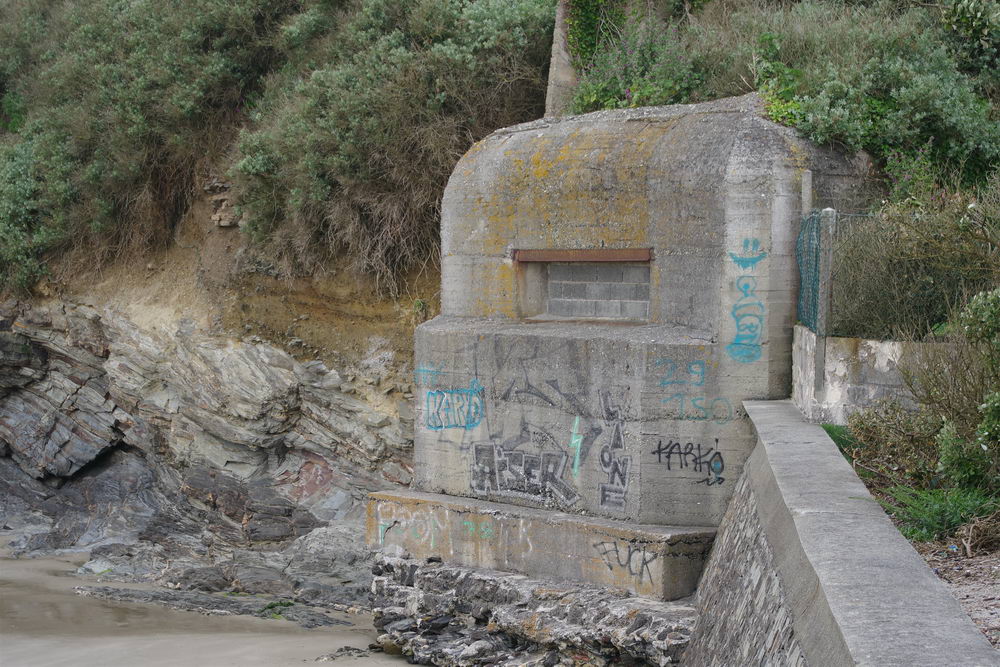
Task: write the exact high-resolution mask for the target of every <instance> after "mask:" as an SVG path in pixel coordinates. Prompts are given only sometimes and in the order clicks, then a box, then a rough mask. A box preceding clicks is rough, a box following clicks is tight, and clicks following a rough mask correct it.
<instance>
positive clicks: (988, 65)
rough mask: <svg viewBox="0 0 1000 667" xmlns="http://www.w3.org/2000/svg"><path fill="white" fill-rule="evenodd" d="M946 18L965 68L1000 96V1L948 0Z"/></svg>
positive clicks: (985, 89) (989, 93) (992, 94)
mask: <svg viewBox="0 0 1000 667" xmlns="http://www.w3.org/2000/svg"><path fill="white" fill-rule="evenodd" d="M942 20H943V22H944V25H945V26H946V28H947V30H948V32H949V37H950V38H951V39H950V45H951V47H952V50H953V52H954V53H955V55H956V57H957V58H958V61H959V63H960V65H961V66H962V68H963V69H964V70H965V71H967V72H969V73H970V74H972V75H974V76H977V77H978V80H979V84H980V86H981V88H982V90H983V92H984V93H986V95H987V96H989V97H991V98H992V99H994V100H996V98H997V96H998V95H1000V3H997V2H996V0H946V2H944V5H943V11H942Z"/></svg>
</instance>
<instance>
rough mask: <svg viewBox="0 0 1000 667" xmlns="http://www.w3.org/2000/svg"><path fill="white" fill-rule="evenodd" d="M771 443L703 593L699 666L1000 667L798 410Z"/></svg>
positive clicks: (767, 408)
mask: <svg viewBox="0 0 1000 667" xmlns="http://www.w3.org/2000/svg"><path fill="white" fill-rule="evenodd" d="M745 406H746V409H747V412H748V413H749V415H750V418H751V420H752V421H753V424H754V427H755V429H756V432H757V435H758V437H759V443H758V445H757V447H756V448H755V449H754V452H753V455H752V456H751V457H750V459H749V460H748V462H747V466H746V468H745V470H744V473H743V478H742V479H741V481H740V485H739V487H738V490H737V498H735V499H734V500H735V501H734V502H733V503H732V504H731V505H730V506H729V509H728V510H727V512H726V516H725V518H724V520H723V522H722V525H721V526H720V529H719V535H718V538H717V546H716V547H715V548H714V549H713V551H712V554H711V556H710V558H709V562H708V564H707V565H706V568H705V572H704V575H703V576H702V580H701V581H700V582H699V584H698V603H697V608H698V611H699V620H698V622H697V624H696V627H695V630H694V633H693V635H692V638H691V642H690V645H689V647H688V651H687V653H686V654H685V662H688V663H690V664H696V665H733V664H792V665H794V664H810V665H879V666H884V665H900V666H903V665H907V666H914V665H928V666H930V665H953V664H961V665H998V664H1000V653H998V652H997V651H995V650H994V649H993V648H992V647H991V646H990V644H989V643H988V642H987V640H986V638H985V637H983V635H982V634H981V633H980V632H979V630H978V629H977V628H976V627H975V626H974V625H973V624H972V622H971V621H970V620H969V618H968V617H967V616H966V615H965V613H964V612H963V611H962V609H961V607H959V605H958V603H957V602H956V601H955V599H954V598H953V597H952V596H951V594H950V593H949V592H948V590H947V588H946V587H945V585H944V583H942V582H941V581H940V580H939V579H938V578H937V577H936V576H935V575H934V574H933V573H932V572H931V571H930V569H929V568H928V567H927V565H926V564H925V563H924V562H923V560H922V559H921V558H920V557H919V556H918V555H917V553H916V552H915V551H914V550H913V548H912V547H911V546H910V545H909V543H908V542H907V541H906V540H905V539H904V538H903V537H902V535H900V534H899V531H898V530H896V528H895V527H894V526H893V525H892V523H891V522H890V520H889V518H888V517H887V516H886V515H885V513H884V512H883V511H882V509H881V508H880V507H879V505H878V503H877V502H876V501H875V500H874V499H873V498H872V497H871V495H870V494H869V493H868V490H867V489H866V488H865V486H864V484H862V483H861V481H860V480H859V479H858V478H857V476H856V475H855V474H854V471H853V470H852V469H851V467H850V465H849V464H848V463H847V462H846V461H845V460H844V458H843V456H841V455H840V453H839V452H838V451H837V448H836V446H835V445H834V444H833V442H832V441H831V440H830V439H829V437H827V435H826V433H825V432H824V431H823V429H822V428H820V427H819V426H815V425H811V424H808V423H806V422H805V421H804V420H803V419H802V416H801V414H800V413H799V412H798V410H796V408H795V406H794V405H793V404H792V403H791V402H790V401H769V402H762V401H749V402H747V403H746V404H745Z"/></svg>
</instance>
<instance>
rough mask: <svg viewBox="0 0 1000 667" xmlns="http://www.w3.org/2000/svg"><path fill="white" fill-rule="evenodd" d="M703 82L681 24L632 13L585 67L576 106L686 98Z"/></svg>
mask: <svg viewBox="0 0 1000 667" xmlns="http://www.w3.org/2000/svg"><path fill="white" fill-rule="evenodd" d="M698 83H699V78H698V75H697V74H696V73H695V72H694V69H693V66H692V62H691V59H690V57H688V55H687V54H686V53H685V52H684V51H683V50H682V49H681V44H680V41H679V40H678V39H677V29H676V28H666V27H665V26H663V25H660V24H659V22H658V21H655V20H653V19H651V18H643V19H635V18H632V19H629V20H627V21H626V23H625V26H624V28H623V29H622V31H621V34H620V37H619V38H618V39H615V40H614V41H613V43H612V45H611V46H609V47H608V48H605V49H603V50H601V51H600V52H599V53H598V54H597V55H596V56H595V58H594V59H593V61H592V62H591V63H590V64H589V65H588V66H587V67H586V69H585V70H584V71H583V73H582V75H581V77H580V84H579V86H578V87H577V89H576V93H575V94H574V97H573V102H572V109H573V111H574V112H577V113H582V112H585V111H593V110H596V109H609V108H624V107H639V106H654V105H660V104H675V103H678V102H685V101H687V99H688V98H689V96H690V94H691V92H692V91H693V90H694V89H695V88H696V87H697V85H698Z"/></svg>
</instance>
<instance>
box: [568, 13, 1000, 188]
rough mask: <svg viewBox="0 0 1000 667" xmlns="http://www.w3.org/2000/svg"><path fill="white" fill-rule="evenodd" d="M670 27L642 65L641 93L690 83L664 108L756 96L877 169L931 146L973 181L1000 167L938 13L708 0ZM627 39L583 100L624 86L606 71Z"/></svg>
mask: <svg viewBox="0 0 1000 667" xmlns="http://www.w3.org/2000/svg"><path fill="white" fill-rule="evenodd" d="M956 1H957V2H961V1H962V0H956ZM979 1H980V0H968V2H979ZM902 4H904V5H905V4H907V3H902ZM648 20H649V21H653V20H654V19H653V17H652V16H651V17H650V18H649V19H648ZM676 25H677V26H678V28H677V30H678V32H677V35H676V37H673V38H672V39H671V41H672V42H673V44H672V45H670V46H669V48H662V49H660V52H661V53H662V54H663V55H662V56H661V58H660V60H659V61H657V62H653V63H649V64H646V65H645V66H644V68H643V70H642V71H643V72H644V74H643V78H642V81H643V85H644V87H649V88H653V89H656V88H657V87H658V86H662V87H663V88H664V89H665V90H673V89H675V88H676V82H685V81H693V82H695V83H696V85H693V86H691V87H690V89H689V90H683V95H679V96H675V97H672V98H670V97H664V98H662V99H666V100H668V101H675V100H677V99H687V98H688V97H689V98H690V99H691V100H693V101H697V100H701V99H715V98H718V97H724V96H728V95H736V94H740V93H745V92H748V91H750V90H759V91H760V92H761V93H762V95H763V96H764V98H765V101H766V102H767V104H768V108H769V113H770V115H771V117H772V119H774V120H776V121H779V122H783V123H786V124H789V125H792V126H794V127H797V128H798V129H800V130H801V131H802V132H803V133H804V134H806V135H807V136H809V137H810V138H812V139H814V140H816V141H818V142H820V143H827V142H840V143H843V144H846V145H848V146H850V147H852V148H864V149H866V150H868V151H870V152H871V153H872V154H873V155H875V156H876V157H877V158H881V159H885V158H887V157H888V155H889V154H890V152H892V151H896V152H902V153H907V154H910V153H915V152H916V151H918V150H919V149H921V148H924V147H927V148H928V150H929V151H930V152H931V154H932V157H933V160H934V161H935V162H937V163H938V164H939V165H940V166H941V167H945V166H946V165H947V166H948V167H949V168H953V169H957V170H960V171H962V172H963V173H964V174H966V176H967V178H969V179H973V180H974V179H981V178H983V177H984V176H985V175H986V173H987V172H988V170H989V169H990V168H991V167H992V166H993V165H995V164H996V163H997V161H998V160H1000V125H998V123H997V122H996V120H995V116H994V115H993V114H995V110H993V109H992V107H991V105H990V102H989V100H988V99H985V98H983V97H980V96H979V94H978V93H979V92H981V91H983V90H985V89H984V87H983V86H982V85H981V83H982V82H981V81H980V77H984V76H987V74H986V73H985V71H984V70H982V69H980V70H976V71H973V69H970V68H969V67H964V66H963V65H962V62H965V61H964V60H962V58H961V57H959V56H958V55H957V54H956V52H955V50H954V49H951V50H949V46H948V44H949V43H950V41H949V40H951V41H954V40H953V39H951V38H950V37H949V35H953V33H954V32H955V31H954V30H952V29H951V28H949V27H947V26H946V24H945V23H942V21H941V20H940V14H939V12H938V11H936V10H930V9H928V8H923V7H914V8H909V7H905V8H901V7H900V6H897V4H895V3H891V2H872V3H846V2H837V1H834V0H804V1H803V2H795V3H777V2H757V1H751V0H715V1H714V2H709V3H706V4H704V5H703V6H701V9H700V11H698V12H697V13H696V14H695V15H694V16H693V17H691V18H690V20H687V21H683V22H676ZM605 32H606V34H612V33H611V31H607V30H606V31H605ZM628 34H629V33H628V31H625V32H624V37H625V40H627V39H628ZM625 40H622V41H619V42H615V40H613V39H607V40H605V42H603V43H601V44H600V46H599V48H598V49H597V52H596V54H595V56H594V58H593V60H592V63H593V64H592V65H591V68H592V69H593V70H594V71H590V70H587V71H586V72H585V75H584V77H583V78H582V80H581V89H582V90H586V91H593V90H595V89H596V90H605V88H607V89H612V90H614V89H617V88H618V87H620V85H621V84H619V83H616V81H615V79H616V78H621V74H620V72H621V69H622V68H621V67H618V68H614V67H609V66H606V65H607V64H608V63H622V62H623V61H624V58H623V57H622V56H621V55H616V53H619V52H621V51H622V50H623V48H624V50H626V51H627V49H628V44H627V43H626V42H625ZM678 54H683V57H678ZM960 61H961V62H960ZM588 94H589V95H590V98H593V102H590V101H589V99H590V98H588V100H587V101H588V103H587V104H581V103H578V104H577V106H576V108H577V109H584V108H586V109H590V108H594V107H595V105H603V107H604V108H611V107H617V106H621V105H622V97H621V96H620V95H604V96H601V95H597V96H594V95H593V94H591V93H589V92H588ZM657 103H665V102H657Z"/></svg>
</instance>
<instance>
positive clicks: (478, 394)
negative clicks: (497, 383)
mask: <svg viewBox="0 0 1000 667" xmlns="http://www.w3.org/2000/svg"><path fill="white" fill-rule="evenodd" d="M484 390H485V388H484V387H483V385H481V384H479V380H477V379H475V378H473V380H472V382H471V383H469V388H468V389H437V390H434V391H429V392H427V400H426V403H425V405H426V410H425V413H424V423H425V424H426V426H427V428H429V429H431V430H432V431H440V430H441V429H444V428H462V429H465V430H469V429H472V428H475V427H477V426H479V422H481V421H482V420H483V417H484V416H485V415H486V401H485V396H484V393H485V391H484Z"/></svg>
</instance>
